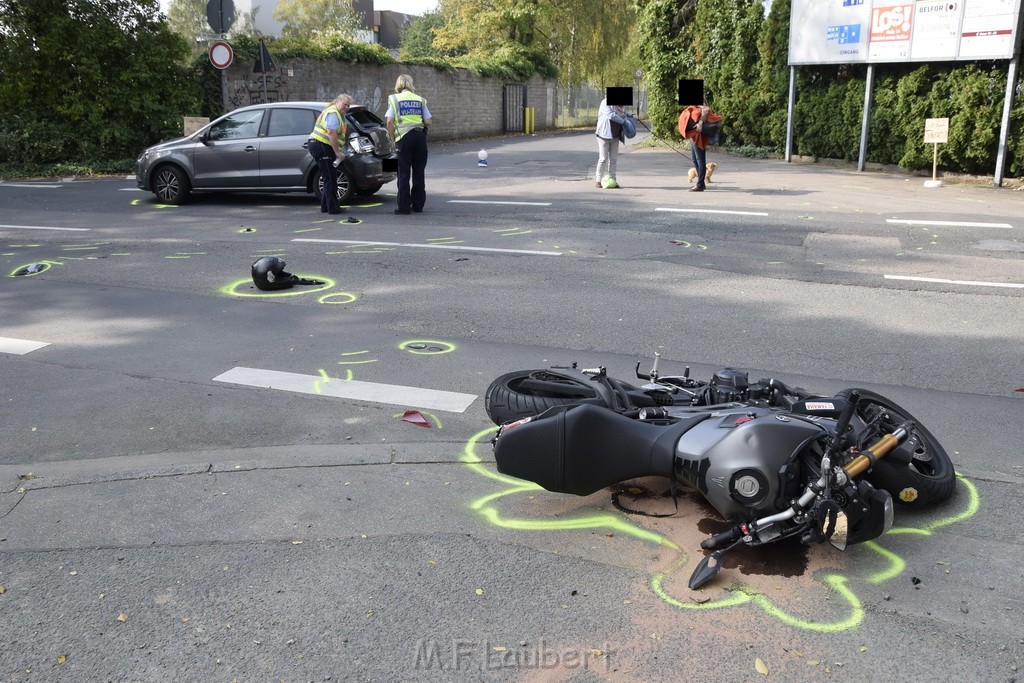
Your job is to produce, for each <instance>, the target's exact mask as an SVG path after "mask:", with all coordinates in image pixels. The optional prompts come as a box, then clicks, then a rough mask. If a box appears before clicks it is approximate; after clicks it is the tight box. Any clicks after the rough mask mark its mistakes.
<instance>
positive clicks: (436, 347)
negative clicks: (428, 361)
mask: <svg viewBox="0 0 1024 683" xmlns="http://www.w3.org/2000/svg"><path fill="white" fill-rule="evenodd" d="M398 348H399V349H401V350H402V351H408V352H409V353H414V354H416V355H419V356H436V355H440V354H442V353H451V352H452V351H454V350H455V349H457V348H458V347H457V346H455V344H453V343H452V342H446V341H436V340H434V339H410V340H409V341H404V342H402V343H401V344H399V345H398Z"/></svg>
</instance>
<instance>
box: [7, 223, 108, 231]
mask: <svg viewBox="0 0 1024 683" xmlns="http://www.w3.org/2000/svg"><path fill="white" fill-rule="evenodd" d="M0 228H7V229H9V230H70V231H73V232H88V231H89V228H57V227H54V226H52V225H0Z"/></svg>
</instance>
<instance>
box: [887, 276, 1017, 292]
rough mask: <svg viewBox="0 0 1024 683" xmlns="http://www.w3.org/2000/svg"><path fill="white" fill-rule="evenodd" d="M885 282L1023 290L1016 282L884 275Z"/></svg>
mask: <svg viewBox="0 0 1024 683" xmlns="http://www.w3.org/2000/svg"><path fill="white" fill-rule="evenodd" d="M884 277H885V279H886V280H911V281H913V282H935V283H938V284H942V285H968V286H971V287H1006V288H1009V289H1024V283H1017V282H981V281H978V280H945V279H943V278H940V277H914V276H912V275H886V276H884Z"/></svg>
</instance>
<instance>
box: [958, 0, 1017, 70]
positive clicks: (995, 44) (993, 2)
mask: <svg viewBox="0 0 1024 683" xmlns="http://www.w3.org/2000/svg"><path fill="white" fill-rule="evenodd" d="M1019 12H1020V3H1019V0H1018V2H1014V1H1013V0H974V1H973V2H965V3H964V20H963V24H962V26H961V29H960V55H959V56H960V59H981V58H990V57H995V56H996V55H1001V54H1005V53H1006V52H1008V51H1012V50H1013V34H1014V29H1015V28H1017V26H1018V23H1017V15H1018V14H1019Z"/></svg>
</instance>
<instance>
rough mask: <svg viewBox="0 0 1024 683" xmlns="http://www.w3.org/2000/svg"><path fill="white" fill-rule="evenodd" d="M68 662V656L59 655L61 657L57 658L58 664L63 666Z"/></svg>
mask: <svg viewBox="0 0 1024 683" xmlns="http://www.w3.org/2000/svg"><path fill="white" fill-rule="evenodd" d="M66 661H68V657H67V655H59V656H58V657H57V663H58V664H63V663H64V662H66Z"/></svg>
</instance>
